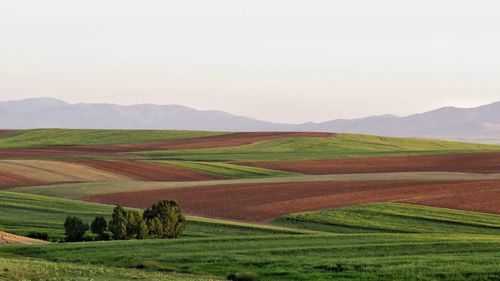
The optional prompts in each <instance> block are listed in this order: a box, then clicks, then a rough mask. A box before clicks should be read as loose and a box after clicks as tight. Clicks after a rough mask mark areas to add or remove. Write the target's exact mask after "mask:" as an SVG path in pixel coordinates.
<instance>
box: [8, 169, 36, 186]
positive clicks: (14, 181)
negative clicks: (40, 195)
mask: <svg viewBox="0 0 500 281" xmlns="http://www.w3.org/2000/svg"><path fill="white" fill-rule="evenodd" d="M40 184H43V182H40V181H36V180H33V179H30V178H26V177H23V176H20V175H14V174H11V173H7V172H5V171H1V170H0V189H2V188H9V187H16V186H30V185H40Z"/></svg>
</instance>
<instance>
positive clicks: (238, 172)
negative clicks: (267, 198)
mask: <svg viewBox="0 0 500 281" xmlns="http://www.w3.org/2000/svg"><path fill="white" fill-rule="evenodd" d="M152 162H153V163H160V164H166V165H169V166H175V167H181V168H186V169H190V170H195V171H200V172H205V173H210V174H215V175H221V176H225V177H228V178H232V179H242V178H263V177H283V176H293V175H295V174H294V173H290V172H284V171H276V170H269V169H263V168H256V167H248V166H240V165H233V164H228V163H221V162H193V161H172V160H170V161H152Z"/></svg>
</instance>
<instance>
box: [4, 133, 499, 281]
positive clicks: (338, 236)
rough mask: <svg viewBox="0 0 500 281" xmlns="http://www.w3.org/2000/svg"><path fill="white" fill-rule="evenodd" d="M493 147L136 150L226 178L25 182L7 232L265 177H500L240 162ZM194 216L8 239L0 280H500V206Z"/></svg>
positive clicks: (390, 144) (390, 142)
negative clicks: (252, 276)
mask: <svg viewBox="0 0 500 281" xmlns="http://www.w3.org/2000/svg"><path fill="white" fill-rule="evenodd" d="M217 134H220V133H216V132H215V133H214V132H193V131H132V130H114V131H113V130H111V131H106V130H59V129H45V130H26V131H20V132H15V133H12V134H8V135H4V136H0V148H27V147H37V146H45V145H96V144H126V143H140V142H152V141H162V140H174V139H183V138H192V137H201V136H210V135H217ZM0 151H1V150H0ZM487 151H500V146H493V145H479V144H468V143H458V142H446V141H434V140H421V139H403V138H386V137H376V136H366V135H351V134H339V135H336V136H335V137H332V138H288V139H281V140H272V141H262V142H257V143H253V144H249V145H244V146H239V147H223V148H211V149H190V150H172V151H153V152H142V153H132V154H128V156H130V157H138V158H140V159H141V160H143V161H148V162H149V161H151V162H157V163H160V164H165V165H170V166H177V167H182V168H187V169H191V170H195V171H200V172H204V173H211V174H217V175H222V176H225V177H227V178H228V179H227V180H211V181H194V182H141V181H124V182H95V183H90V182H83V183H63V184H57V185H55V184H52V185H46V186H31V187H16V188H12V189H9V190H8V191H0V231H6V232H11V233H14V234H18V235H26V234H28V233H29V232H45V233H48V234H49V236H50V238H51V239H52V241H57V242H59V241H61V239H62V238H63V237H64V233H63V231H64V229H63V223H64V220H65V218H66V216H68V215H72V216H77V217H80V218H82V219H83V220H84V221H85V222H90V221H91V220H92V219H93V218H94V217H95V216H96V215H103V216H105V217H106V218H107V219H108V220H109V218H110V215H111V211H112V208H113V206H109V205H102V204H94V203H88V202H83V201H76V200H74V199H84V198H85V197H86V196H91V195H97V194H106V193H115V192H126V191H138V190H151V189H160V188H190V187H195V186H210V185H230V184H238V183H265V182H309V181H375V180H401V181H406V180H419V181H425V180H430V181H451V180H499V179H500V174H473V173H450V172H407V173H380V174H351V175H311V176H308V175H298V174H292V173H287V172H281V171H274V170H267V169H260V168H253V167H243V166H239V165H238V164H237V163H238V162H243V161H261V160H293V159H328V158H347V157H371V156H400V155H421V154H438V153H458V152H487ZM121 156H123V155H121ZM49 196H50V197H49ZM63 198H64V199H63ZM230 203H231V202H230V201H228V204H230ZM283 203H284V204H287V203H289V202H283ZM187 219H188V222H187V227H186V231H185V232H184V234H183V235H182V236H181V237H180V238H179V239H170V240H168V239H165V240H158V239H151V240H129V241H108V242H103V241H101V242H85V243H48V244H39V245H2V246H0V280H173V281H176V280H179V281H188V280H192V281H197V280H200V281H201V280H207V281H208V280H224V279H225V277H226V276H227V275H228V274H229V273H234V272H253V273H256V274H258V275H259V276H260V281H280V280H287V281H288V280H300V281H306V280H307V281H309V280H315V281H316V280H319V281H321V280H345V281H347V280H349V281H354V280H374V281H386V280H401V281H407V280H408V281H431V280H432V281H434V280H440V281H456V280H458V281H462V280H463V281H465V280H467V281H468V280H472V281H500V216H499V215H493V214H483V213H475V212H466V211H458V210H450V209H441V208H432V207H423V206H414V205H407V204H400V203H392V202H391V203H378V204H371V205H360V206H352V207H347V208H340V209H332V210H322V211H317V212H307V213H300V214H289V215H285V216H283V217H281V218H278V219H276V220H275V221H273V222H271V223H270V225H256V224H248V223H242V222H233V221H223V220H217V219H209V218H201V217H193V216H188V217H187Z"/></svg>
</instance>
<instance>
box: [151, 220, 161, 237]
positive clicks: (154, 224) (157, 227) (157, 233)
mask: <svg viewBox="0 0 500 281" xmlns="http://www.w3.org/2000/svg"><path fill="white" fill-rule="evenodd" d="M148 227H149V233H150V234H151V235H153V236H154V237H156V238H162V237H163V224H162V223H161V221H160V219H159V218H157V217H155V218H153V219H152V220H149V221H148Z"/></svg>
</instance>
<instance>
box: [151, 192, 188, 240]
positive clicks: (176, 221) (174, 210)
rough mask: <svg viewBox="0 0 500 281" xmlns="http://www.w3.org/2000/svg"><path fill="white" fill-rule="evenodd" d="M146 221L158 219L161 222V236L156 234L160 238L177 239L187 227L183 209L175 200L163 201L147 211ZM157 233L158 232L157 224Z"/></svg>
mask: <svg viewBox="0 0 500 281" xmlns="http://www.w3.org/2000/svg"><path fill="white" fill-rule="evenodd" d="M143 218H144V219H145V220H148V221H150V220H154V219H155V218H158V219H159V220H160V222H161V228H162V230H161V234H160V233H156V235H157V237H159V238H176V237H178V236H179V235H181V234H182V232H183V231H184V228H185V226H186V219H185V218H184V216H183V215H182V213H181V208H180V206H179V204H177V201H175V200H162V201H160V202H158V203H157V204H153V206H152V207H151V208H150V209H146V210H145V211H144V214H143ZM154 224H155V227H154V228H155V231H156V232H157V231H158V230H157V226H156V224H157V223H154Z"/></svg>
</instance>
